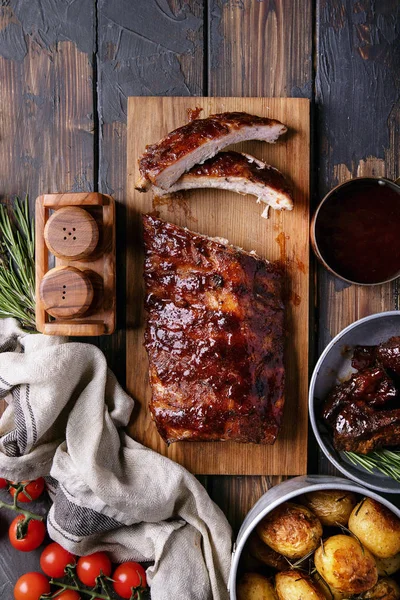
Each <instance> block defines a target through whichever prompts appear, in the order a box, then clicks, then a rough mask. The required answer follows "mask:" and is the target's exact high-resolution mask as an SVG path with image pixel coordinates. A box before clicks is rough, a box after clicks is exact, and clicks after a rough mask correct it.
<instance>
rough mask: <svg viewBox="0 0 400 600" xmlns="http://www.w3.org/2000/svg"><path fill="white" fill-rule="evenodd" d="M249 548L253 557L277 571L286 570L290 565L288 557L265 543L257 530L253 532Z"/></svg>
mask: <svg viewBox="0 0 400 600" xmlns="http://www.w3.org/2000/svg"><path fill="white" fill-rule="evenodd" d="M248 549H249V553H250V555H251V556H252V557H253V558H255V559H257V560H259V561H260V562H262V563H263V564H264V565H267V566H268V567H272V568H273V569H276V570H277V571H285V570H286V569H287V568H288V566H289V565H288V561H287V560H286V558H285V557H284V556H282V554H278V552H275V550H272V548H270V547H269V546H267V544H264V542H263V541H262V540H261V539H260V538H259V537H258V535H257V533H256V532H253V533H252V534H251V536H250V538H249V542H248Z"/></svg>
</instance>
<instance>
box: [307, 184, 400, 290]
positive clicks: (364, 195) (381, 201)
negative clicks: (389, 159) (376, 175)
mask: <svg viewBox="0 0 400 600" xmlns="http://www.w3.org/2000/svg"><path fill="white" fill-rule="evenodd" d="M399 232H400V193H398V192H396V190H395V189H394V188H392V187H391V186H390V185H389V184H386V183H385V182H382V181H381V180H377V181H376V182H375V181H365V182H361V181H357V183H354V184H349V185H348V186H345V187H343V188H341V189H339V190H338V192H337V193H334V194H332V196H331V197H330V198H329V199H328V200H327V201H326V202H325V203H324V204H323V206H322V207H321V209H320V211H319V213H318V217H317V220H316V226H315V237H316V242H317V244H318V247H319V251H320V253H321V255H322V257H323V258H324V260H325V261H326V262H327V264H328V265H329V266H330V268H331V269H333V270H334V271H335V272H336V273H338V275H341V276H342V277H344V278H346V279H349V280H351V281H355V282H357V283H379V282H381V281H385V280H386V279H390V278H391V277H394V276H395V275H396V274H397V273H400V244H399Z"/></svg>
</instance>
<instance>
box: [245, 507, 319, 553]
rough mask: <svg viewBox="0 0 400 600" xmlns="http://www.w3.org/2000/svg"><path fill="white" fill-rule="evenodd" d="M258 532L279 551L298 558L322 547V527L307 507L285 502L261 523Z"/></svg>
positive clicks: (269, 544)
mask: <svg viewBox="0 0 400 600" xmlns="http://www.w3.org/2000/svg"><path fill="white" fill-rule="evenodd" d="M257 533H258V535H259V537H260V538H261V540H262V541H263V542H264V543H265V544H267V545H268V546H271V548H272V549H273V550H275V552H278V553H279V554H283V556H287V557H288V558H291V559H298V558H302V557H303V556H305V555H306V554H309V553H310V552H312V551H313V550H315V548H316V547H317V546H318V544H319V540H320V539H321V536H322V525H321V523H320V521H319V519H318V518H317V517H316V516H315V515H314V514H313V513H312V512H311V511H310V510H309V509H308V508H307V507H306V506H301V505H300V504H294V503H292V502H284V503H283V504H281V505H280V506H278V507H277V508H275V510H273V511H272V512H271V513H269V514H268V515H267V516H266V517H264V519H263V520H262V521H260V523H259V524H258V525H257Z"/></svg>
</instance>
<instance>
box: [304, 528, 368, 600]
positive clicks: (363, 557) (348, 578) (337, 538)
mask: <svg viewBox="0 0 400 600" xmlns="http://www.w3.org/2000/svg"><path fill="white" fill-rule="evenodd" d="M314 563H315V567H316V569H317V571H318V573H319V574H320V575H321V577H323V579H325V581H326V582H327V584H328V585H329V586H330V587H333V588H335V589H337V590H339V591H340V592H347V593H348V594H361V593H362V592H365V591H367V590H369V589H370V588H372V587H373V586H374V585H375V584H376V582H377V581H378V569H377V568H376V563H375V559H374V557H373V556H372V554H371V553H370V552H369V550H367V549H366V548H363V547H362V546H361V544H360V543H359V542H358V541H357V540H356V539H355V538H353V537H351V536H348V535H333V536H332V537H330V538H328V539H327V540H325V542H324V543H323V546H321V547H320V548H318V550H316V552H315V554H314Z"/></svg>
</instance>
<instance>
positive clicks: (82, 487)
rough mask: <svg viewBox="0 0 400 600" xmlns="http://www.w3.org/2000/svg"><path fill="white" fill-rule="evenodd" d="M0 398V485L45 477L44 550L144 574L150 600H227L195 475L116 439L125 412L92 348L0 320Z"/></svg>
mask: <svg viewBox="0 0 400 600" xmlns="http://www.w3.org/2000/svg"><path fill="white" fill-rule="evenodd" d="M0 397H3V398H5V399H6V400H7V402H8V407H7V408H6V410H5V412H4V414H3V416H2V417H1V419H0V475H1V476H2V477H5V478H7V479H10V480H13V481H21V480H26V479H35V478H37V477H40V476H46V478H47V484H48V489H49V492H50V495H51V497H52V500H53V504H52V507H51V509H50V512H49V515H48V522H47V526H48V531H49V534H50V536H51V538H52V539H54V540H55V541H57V542H59V543H60V544H61V545H62V546H64V547H65V548H67V549H68V550H70V551H71V552H74V553H75V554H78V555H85V554H89V553H92V552H95V551H98V550H105V551H107V552H108V553H109V554H110V556H111V558H112V560H113V561H115V562H122V561H125V560H136V561H151V562H153V563H154V564H153V565H152V566H150V567H149V568H148V570H147V575H148V581H149V583H150V586H151V597H152V599H153V600H171V598H174V599H175V600H192V599H193V600H208V599H211V598H213V599H215V600H225V599H226V598H227V597H228V594H227V580H228V573H229V566H230V554H231V531H230V527H229V525H228V523H227V520H226V518H225V516H224V515H223V513H222V512H221V510H220V509H219V508H218V507H217V506H216V505H215V504H214V503H213V502H212V501H211V499H210V498H209V496H208V494H207V492H206V490H205V489H204V488H203V487H202V485H201V484H200V483H199V482H198V481H197V479H196V478H195V477H194V476H193V475H191V474H190V473H189V472H188V471H186V470H185V469H184V468H183V467H181V466H180V465H178V464H176V463H174V462H173V461H171V460H169V459H167V458H165V457H163V456H161V455H159V454H157V453H155V452H153V451H152V450H149V449H148V448H145V447H144V446H142V445H140V444H138V443H137V442H135V441H134V440H133V439H132V438H130V437H129V436H128V435H127V434H126V433H125V432H124V427H125V426H126V425H127V424H128V422H129V418H130V415H131V412H132V408H133V404H134V402H133V400H132V399H131V398H130V397H129V396H128V395H127V394H126V393H125V392H124V391H123V389H122V388H121V387H120V386H119V384H118V383H117V381H116V379H115V377H114V375H113V374H112V373H111V371H110V370H109V369H108V368H107V364H106V360H105V357H104V355H103V354H102V352H101V351H100V350H99V349H98V348H96V347H95V346H93V345H91V344H82V343H75V342H68V341H67V340H66V339H63V338H55V337H52V336H43V335H39V334H25V333H24V332H22V331H20V330H19V329H18V325H17V323H16V321H14V320H13V319H3V320H0Z"/></svg>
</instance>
